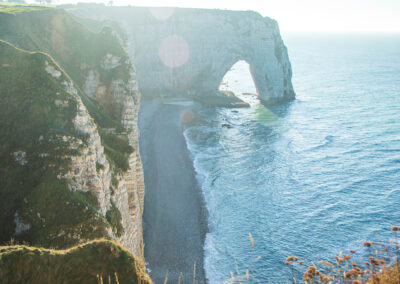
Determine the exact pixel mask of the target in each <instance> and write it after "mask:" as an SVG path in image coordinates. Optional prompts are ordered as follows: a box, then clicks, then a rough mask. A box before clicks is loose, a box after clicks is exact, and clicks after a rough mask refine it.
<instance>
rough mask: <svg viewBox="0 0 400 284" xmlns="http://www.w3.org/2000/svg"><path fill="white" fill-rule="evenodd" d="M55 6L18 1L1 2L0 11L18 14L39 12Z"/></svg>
mask: <svg viewBox="0 0 400 284" xmlns="http://www.w3.org/2000/svg"><path fill="white" fill-rule="evenodd" d="M51 8H54V6H50V5H34V4H32V5H26V4H17V3H0V13H4V14H11V15H16V14H19V13H29V12H37V11H42V10H46V9H51Z"/></svg>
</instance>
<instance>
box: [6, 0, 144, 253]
mask: <svg viewBox="0 0 400 284" xmlns="http://www.w3.org/2000/svg"><path fill="white" fill-rule="evenodd" d="M0 22H1V25H0V38H1V39H5V40H8V41H10V42H11V43H13V44H14V45H16V46H17V47H19V48H22V49H25V50H30V51H45V52H47V53H48V54H50V55H51V56H52V57H53V58H54V59H53V58H51V57H50V56H47V55H45V54H40V53H34V54H33V53H32V55H31V53H28V52H26V51H23V50H19V49H17V48H15V47H12V46H10V45H8V44H7V43H5V42H2V41H0V43H1V44H0V53H1V54H2V57H1V59H0V63H1V64H2V65H1V66H0V72H1V74H3V75H2V77H1V79H0V86H2V90H1V91H0V99H1V102H2V107H4V110H3V114H4V115H2V117H3V116H4V117H3V118H4V119H2V121H1V123H0V132H1V133H2V142H4V143H3V148H2V151H1V152H0V154H1V157H2V160H3V161H5V162H7V161H8V160H9V159H12V162H11V163H10V162H8V163H6V164H4V165H3V166H4V167H2V168H3V170H1V171H0V175H1V179H2V183H1V184H0V197H1V199H2V201H1V202H2V203H1V205H2V208H4V210H3V211H4V212H2V214H0V217H1V223H2V224H7V225H6V226H3V227H2V228H1V230H0V241H1V242H5V241H8V240H10V239H11V238H16V239H17V240H20V241H28V242H29V243H30V244H32V245H39V246H43V247H55V248H65V247H69V246H71V245H75V244H78V243H82V242H86V241H88V240H91V239H95V238H100V237H106V238H111V239H115V240H118V241H120V242H121V243H122V244H123V245H124V246H125V247H127V248H128V249H130V250H131V251H132V252H133V253H134V254H135V255H136V256H138V257H139V258H143V249H142V248H143V241H142V213H143V199H144V184H143V173H142V166H141V160H140V155H139V148H138V135H139V132H138V128H137V116H138V109H139V104H140V92H139V91H138V88H137V82H136V72H135V69H134V67H133V64H132V63H131V61H130V58H129V57H128V55H127V54H126V52H125V49H124V47H123V43H122V42H120V39H119V38H118V37H117V36H116V32H115V31H113V30H112V29H110V28H107V29H105V30H102V31H100V32H99V33H93V32H91V31H89V30H88V29H87V28H85V27H84V26H82V25H81V24H79V23H77V22H76V21H75V20H74V19H73V18H72V17H71V16H70V15H68V14H67V13H65V12H64V11H62V10H59V9H47V8H46V9H43V11H34V12H31V13H28V12H27V13H20V14H16V15H8V14H0ZM15 35H18V36H15ZM34 39H40V41H38V40H34ZM36 54H38V55H36ZM38 58H40V59H38ZM3 61H4V62H3ZM56 62H57V63H56ZM28 63H29V64H28ZM24 66H26V68H27V69H24ZM28 67H29V68H28ZM10 72H11V73H10ZM12 74H14V75H15V74H19V76H12ZM7 76H9V78H10V79H9V80H8V82H6V81H5V80H6V78H7ZM35 76H36V77H35ZM3 79H4V80H3ZM6 85H7V88H6V87H5V86H6ZM28 89H29V90H30V91H29V92H27V91H26V90H28ZM36 93H37V94H40V95H35V94H36ZM16 94H19V95H18V96H17V95H16ZM40 100H42V101H40ZM27 102H30V104H28V103H27ZM23 104H26V109H25V110H24V111H25V112H26V113H25V116H20V115H18V110H17V109H16V108H17V107H18V105H19V106H21V105H23ZM13 108H15V109H14V110H13ZM6 113H8V115H6ZM28 118H29V119H28ZM11 125H13V126H11ZM12 127H16V128H18V129H19V128H21V129H23V128H24V127H28V129H32V131H30V132H32V133H30V132H28V133H27V132H26V131H25V132H24V131H22V130H21V131H16V132H15V133H11V134H10V128H12ZM28 137H29V139H28ZM13 140H15V141H19V142H20V143H11V142H12V141H13ZM31 141H37V142H31ZM10 153H11V154H10ZM9 155H10V156H9ZM3 158H4V159H3ZM48 160H49V161H48ZM25 176H26V178H24V177H25ZM25 179H27V181H26V182H25V181H24V180H25ZM4 180H7V183H4V182H3V181H4ZM20 180H21V182H19V181H20ZM10 194H11V195H10Z"/></svg>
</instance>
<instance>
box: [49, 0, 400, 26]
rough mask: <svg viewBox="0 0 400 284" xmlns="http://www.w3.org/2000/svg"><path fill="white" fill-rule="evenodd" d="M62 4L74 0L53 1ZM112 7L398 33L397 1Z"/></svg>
mask: <svg viewBox="0 0 400 284" xmlns="http://www.w3.org/2000/svg"><path fill="white" fill-rule="evenodd" d="M108 1H109V0H103V1H101V0H79V2H104V3H108ZM66 2H69V3H71V2H73V3H74V2H75V3H76V2H78V0H55V3H66ZM113 5H118V6H119V5H131V6H164V7H165V6H167V7H192V8H218V9H229V10H255V11H257V12H259V13H260V14H262V15H263V16H268V17H271V18H274V19H276V20H277V21H278V23H279V26H280V28H281V30H282V31H284V32H400V0H240V1H239V0H200V1H195V0H113Z"/></svg>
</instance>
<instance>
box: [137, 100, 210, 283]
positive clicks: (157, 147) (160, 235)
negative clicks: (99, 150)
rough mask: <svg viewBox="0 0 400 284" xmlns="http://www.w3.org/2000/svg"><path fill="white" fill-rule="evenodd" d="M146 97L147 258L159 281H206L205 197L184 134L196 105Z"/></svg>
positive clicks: (141, 126)
mask: <svg viewBox="0 0 400 284" xmlns="http://www.w3.org/2000/svg"><path fill="white" fill-rule="evenodd" d="M188 104H190V103H189V102H184V103H182V102H177V101H170V100H157V101H142V102H141V106H140V111H139V129H140V133H141V134H140V154H141V157H142V163H143V169H144V182H145V188H146V190H145V201H144V203H145V205H144V213H143V227H144V230H143V237H144V243H145V249H144V254H145V259H146V262H147V263H148V268H149V269H150V270H151V271H150V276H151V278H152V279H153V281H154V282H155V283H163V282H164V279H165V276H166V273H167V271H168V283H178V279H179V276H180V274H181V273H182V275H183V277H182V278H181V281H183V280H184V282H188V281H190V282H192V281H193V270H194V264H195V263H196V280H198V282H199V283H203V282H206V279H205V272H204V242H205V236H206V233H207V230H208V225H207V215H206V209H205V205H204V198H203V194H202V192H201V188H200V186H199V184H198V180H197V178H196V172H195V169H194V166H193V161H192V159H191V158H190V154H189V150H188V149H187V145H186V140H185V137H184V135H183V131H184V125H183V123H182V122H181V113H182V112H183V111H185V110H187V109H188V108H193V107H194V105H193V104H192V105H190V106H189V105H188Z"/></svg>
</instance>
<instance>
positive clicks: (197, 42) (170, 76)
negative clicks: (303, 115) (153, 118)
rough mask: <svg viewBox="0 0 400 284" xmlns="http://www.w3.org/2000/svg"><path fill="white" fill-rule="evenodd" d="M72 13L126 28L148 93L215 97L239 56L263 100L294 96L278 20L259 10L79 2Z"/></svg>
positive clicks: (284, 98)
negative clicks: (108, 5) (247, 65)
mask: <svg viewBox="0 0 400 284" xmlns="http://www.w3.org/2000/svg"><path fill="white" fill-rule="evenodd" d="M72 12H73V13H75V14H76V15H78V16H82V17H91V18H95V19H103V20H104V19H107V20H112V21H116V22H118V23H119V24H120V26H122V27H123V29H124V30H125V31H126V33H127V36H128V44H127V49H128V53H129V54H130V56H131V59H132V60H133V62H134V64H135V67H136V71H137V79H138V83H139V88H140V90H141V91H142V93H143V95H144V96H145V97H150V96H171V97H178V96H185V97H190V96H192V97H195V96H210V95H213V94H214V93H216V92H217V90H218V86H219V83H220V81H221V80H222V78H223V76H224V75H225V74H226V72H227V71H228V70H229V69H230V68H231V66H232V65H233V64H235V62H237V61H239V60H245V61H247V62H248V63H249V65H250V72H251V74H252V76H253V79H254V83H255V85H256V88H257V92H258V95H259V98H260V99H261V100H262V101H263V102H265V103H267V104H271V103H276V102H281V101H287V100H291V99H293V98H294V96H295V94H294V91H293V86H292V82H291V78H292V70H291V65H290V62H289V58H288V54H287V49H286V47H285V45H284V44H283V41H282V38H281V36H280V32H279V27H278V24H277V22H276V21H275V20H272V19H270V18H264V17H262V16H261V15H260V14H258V13H256V12H251V11H226V10H207V9H183V8H143V7H141V8H139V7H105V6H101V5H97V6H94V5H90V6H87V5H86V6H85V5H78V9H76V10H74V11H72Z"/></svg>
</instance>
